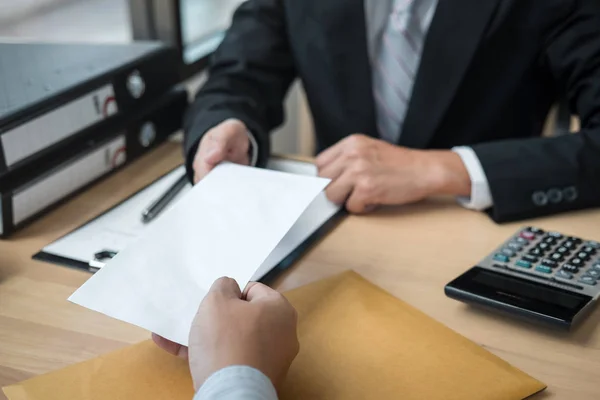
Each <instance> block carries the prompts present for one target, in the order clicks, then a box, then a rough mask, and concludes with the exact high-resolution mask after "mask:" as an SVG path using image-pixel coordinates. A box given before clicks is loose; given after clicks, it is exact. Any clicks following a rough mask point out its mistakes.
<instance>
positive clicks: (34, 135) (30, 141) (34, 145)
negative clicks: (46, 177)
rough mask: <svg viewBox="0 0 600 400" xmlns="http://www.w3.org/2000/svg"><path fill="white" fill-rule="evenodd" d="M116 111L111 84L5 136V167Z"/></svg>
mask: <svg viewBox="0 0 600 400" xmlns="http://www.w3.org/2000/svg"><path fill="white" fill-rule="evenodd" d="M118 111H119V107H118V105H117V102H116V100H115V91H114V88H113V86H112V84H110V85H105V86H103V87H101V88H99V89H97V90H95V91H92V92H91V93H89V94H87V95H85V96H82V97H79V98H78V99H76V100H73V101H71V102H70V103H68V104H66V105H64V106H62V107H60V108H58V109H55V110H53V111H50V112H48V113H46V114H43V115H41V116H39V117H37V118H35V119H33V120H31V121H29V122H27V123H25V124H23V125H20V126H18V127H16V128H14V129H12V130H10V131H8V132H5V133H4V134H3V135H2V138H1V140H2V147H3V151H4V160H5V163H6V167H8V168H10V167H11V166H13V165H14V164H16V163H18V162H19V161H22V160H24V159H26V158H27V157H30V156H32V155H34V154H36V153H37V152H39V151H41V150H44V149H45V148H47V147H50V146H52V145H53V144H56V143H58V142H60V141H62V140H64V139H66V138H68V137H70V136H72V135H74V134H76V133H78V132H80V131H82V130H84V129H85V128H88V127H90V126H92V125H94V124H96V123H98V122H101V121H103V120H105V119H107V118H109V117H111V116H113V115H115V114H117V112H118Z"/></svg>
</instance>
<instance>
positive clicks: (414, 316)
mask: <svg viewBox="0 0 600 400" xmlns="http://www.w3.org/2000/svg"><path fill="white" fill-rule="evenodd" d="M286 296H287V297H288V298H289V300H290V301H291V303H292V304H293V305H294V306H295V307H296V309H297V310H298V314H299V327H298V333H299V337H300V354H299V355H298V357H297V358H296V360H295V361H294V363H293V364H292V367H291V369H290V372H289V374H288V377H287V379H286V382H285V384H284V386H283V387H282V388H281V390H280V393H279V394H280V398H281V399H282V400H287V399H290V400H291V399H311V400H320V399H328V400H338V399H339V400H342V399H343V400H352V399H403V400H423V399H427V400H437V399H440V400H442V399H443V400H470V399H473V400H475V399H477V400H481V399H485V400H495V399H498V400H513V399H514V400H520V399H524V398H526V397H529V396H531V395H533V394H535V393H537V392H539V391H542V390H544V389H545V387H546V386H545V385H544V384H543V383H541V382H539V381H537V380H535V379H534V378H532V377H530V376H528V375H527V374H525V373H523V372H521V371H520V370H518V369H516V368H514V367H513V366H511V365H509V364H508V363H506V362H504V361H503V360H501V359H500V358H498V357H496V356H495V355H493V354H491V353H490V352H488V351H487V350H485V349H483V348H482V347H480V346H478V345H476V344H475V343H473V342H471V341H469V340H468V339H466V338H464V337H462V336H460V335H459V334H457V333H455V332H454V331H452V330H450V329H448V328H447V327H445V326H444V325H442V324H440V323H438V322H436V321H435V320H433V319H431V318H429V317H428V316H426V315H425V314H423V313H422V312H420V311H418V310H417V309H415V308H413V307H411V306H409V305H408V304H406V303H404V302H402V301H400V300H398V299H396V298H394V297H393V296H391V295H389V294H388V293H386V292H384V291H383V290H381V289H380V288H378V287H377V286H374V285H372V284H371V283H369V282H367V281H366V280H364V279H363V278H361V277H360V276H359V275H357V274H355V273H354V272H347V273H344V274H342V275H339V276H336V277H333V278H330V279H326V280H323V281H319V282H316V283H313V284H310V285H307V286H304V287H301V288H299V289H296V290H293V291H290V292H288V293H287V294H286ZM4 391H5V393H6V395H7V396H8V398H9V399H10V400H64V399H70V400H100V399H113V400H121V399H123V400H125V399H127V400H138V399H139V400H148V399H164V398H169V399H174V400H190V399H191V398H192V397H193V394H194V393H193V389H192V383H191V378H190V375H189V371H188V369H187V365H186V363H185V361H183V360H180V359H178V358H176V357H173V356H170V355H168V354H165V353H164V352H163V351H161V350H160V349H158V348H156V347H155V346H154V344H153V343H152V342H151V341H146V342H142V343H139V344H136V345H133V346H130V347H126V348H124V349H122V350H118V351H116V352H113V353H110V354H107V355H104V356H101V357H98V358H95V359H92V360H89V361H86V362H83V363H80V364H76V365H72V366H70V367H67V368H65V369H62V370H59V371H55V372H51V373H49V374H46V375H42V376H39V377H36V378H33V379H30V380H27V381H25V382H22V383H19V384H17V385H13V386H9V387H6V388H5V389H4Z"/></svg>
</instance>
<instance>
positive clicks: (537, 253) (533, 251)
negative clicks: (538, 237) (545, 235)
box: [529, 248, 544, 257]
mask: <svg viewBox="0 0 600 400" xmlns="http://www.w3.org/2000/svg"><path fill="white" fill-rule="evenodd" d="M529 254H531V255H532V256H535V257H539V256H543V255H544V252H543V251H542V250H540V249H538V248H533V249H531V250H529Z"/></svg>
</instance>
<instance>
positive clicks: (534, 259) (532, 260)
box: [523, 254, 539, 263]
mask: <svg viewBox="0 0 600 400" xmlns="http://www.w3.org/2000/svg"><path fill="white" fill-rule="evenodd" d="M523 260H525V261H529V262H530V263H535V262H538V260H539V258H538V257H535V256H532V255H531V254H525V255H524V256H523Z"/></svg>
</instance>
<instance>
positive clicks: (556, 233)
mask: <svg viewBox="0 0 600 400" xmlns="http://www.w3.org/2000/svg"><path fill="white" fill-rule="evenodd" d="M548 236H550V237H553V238H557V239H560V238H562V237H563V235H562V234H561V233H559V232H548Z"/></svg>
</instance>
